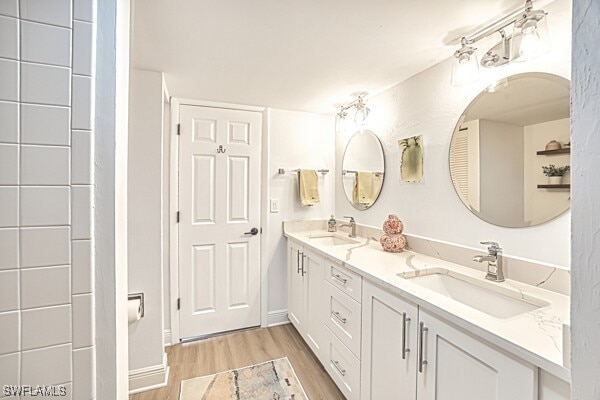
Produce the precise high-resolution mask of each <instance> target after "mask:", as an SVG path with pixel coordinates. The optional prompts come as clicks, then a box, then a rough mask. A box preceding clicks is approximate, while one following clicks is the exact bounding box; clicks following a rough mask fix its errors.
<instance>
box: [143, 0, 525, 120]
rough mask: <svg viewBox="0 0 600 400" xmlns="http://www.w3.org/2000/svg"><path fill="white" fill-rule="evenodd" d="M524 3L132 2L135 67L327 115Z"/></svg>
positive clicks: (192, 94) (180, 86) (229, 96)
mask: <svg viewBox="0 0 600 400" xmlns="http://www.w3.org/2000/svg"><path fill="white" fill-rule="evenodd" d="M523 4H524V1H523V0H493V1H491V0H488V1H481V0H452V1H449V0H371V1H364V0H346V1H341V0H301V1H291V0H253V1H248V0H245V1H244V0H135V1H134V3H133V6H134V7H133V21H132V29H133V38H132V65H133V67H135V68H141V69H148V70H154V71H162V72H164V73H165V74H166V81H167V86H168V88H169V91H170V93H171V95H172V96H173V97H180V98H193V99H201V100H211V101H221V102H229V103H238V104H247V105H259V106H267V107H273V108H282V109H289V110H300V111H309V112H318V113H326V114H329V113H333V112H335V107H336V106H337V105H339V104H341V103H344V102H346V101H348V100H350V99H352V95H353V93H357V92H360V91H367V92H369V93H371V94H373V93H378V92H380V91H382V90H384V89H386V88H388V87H390V86H392V85H394V84H396V83H399V82H401V81H403V80H405V79H407V78H409V77H411V76H413V75H415V74H417V73H419V72H421V71H423V70H425V69H427V68H429V67H431V66H432V65H435V64H436V63H438V62H440V61H442V60H444V59H446V58H448V57H449V56H450V55H451V54H452V52H453V51H454V50H455V49H456V48H457V40H456V39H457V38H459V37H460V36H461V35H463V34H470V33H472V32H473V31H475V30H476V29H477V28H478V27H481V25H484V24H486V23H488V22H490V21H493V20H496V19H497V18H498V17H499V16H502V15H504V14H505V13H507V12H511V11H514V10H516V9H518V8H519V7H522V6H523Z"/></svg>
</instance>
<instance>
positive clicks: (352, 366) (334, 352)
mask: <svg viewBox="0 0 600 400" xmlns="http://www.w3.org/2000/svg"><path fill="white" fill-rule="evenodd" d="M327 333H328V334H329V341H328V343H327V348H326V349H325V350H326V353H325V354H326V356H325V357H326V358H325V360H324V361H325V369H326V370H327V372H328V373H329V375H330V376H331V379H333V381H334V382H335V384H336V385H337V386H338V388H340V390H341V392H342V393H343V394H344V396H345V397H346V399H347V400H358V399H359V398H360V361H359V360H358V359H357V358H356V357H354V355H353V354H352V353H351V352H350V350H348V349H347V348H346V346H344V345H343V344H342V342H340V340H339V339H338V338H337V337H336V336H335V334H334V333H333V332H331V331H330V330H329V329H327Z"/></svg>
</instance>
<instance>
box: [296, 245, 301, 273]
mask: <svg viewBox="0 0 600 400" xmlns="http://www.w3.org/2000/svg"><path fill="white" fill-rule="evenodd" d="M296 251H297V252H298V254H296V265H297V266H298V269H297V270H296V273H297V274H299V273H300V254H302V252H301V251H300V250H296Z"/></svg>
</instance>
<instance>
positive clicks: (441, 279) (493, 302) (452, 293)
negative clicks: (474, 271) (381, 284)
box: [398, 268, 550, 319]
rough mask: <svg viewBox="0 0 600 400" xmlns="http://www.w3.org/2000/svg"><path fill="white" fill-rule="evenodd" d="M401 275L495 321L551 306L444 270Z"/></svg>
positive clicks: (496, 285)
mask: <svg viewBox="0 0 600 400" xmlns="http://www.w3.org/2000/svg"><path fill="white" fill-rule="evenodd" d="M398 276H400V277H402V278H405V279H410V280H411V281H412V282H414V283H416V284H417V285H420V286H422V287H425V288H427V289H430V290H433V291H435V292H437V293H439V294H441V295H444V296H446V297H449V298H451V299H453V300H456V301H458V302H460V303H462V304H464V305H466V306H469V307H471V308H474V309H476V310H479V311H481V312H484V313H486V314H488V315H491V316H493V317H496V318H503V319H505V318H511V317H515V316H517V315H520V314H524V313H527V312H529V311H533V310H537V309H539V308H542V307H546V306H549V305H550V304H549V303H547V302H545V301H543V300H540V299H537V298H534V297H531V296H528V295H524V294H522V293H521V292H519V291H518V290H512V289H509V288H507V287H504V286H501V284H499V283H494V282H489V281H486V280H483V279H482V280H479V279H475V278H472V277H470V276H467V275H463V274H460V273H457V272H453V271H449V270H447V269H444V268H431V269H426V270H422V271H414V272H405V273H401V274H398Z"/></svg>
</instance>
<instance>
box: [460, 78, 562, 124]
mask: <svg viewBox="0 0 600 400" xmlns="http://www.w3.org/2000/svg"><path fill="white" fill-rule="evenodd" d="M570 102H571V98H570V83H569V80H568V79H565V78H562V77H560V76H556V75H550V74H543V73H527V74H520V75H515V76H512V77H510V78H509V80H508V86H507V87H505V88H503V89H500V90H498V91H496V92H493V93H488V92H485V91H484V92H482V93H481V94H480V95H479V96H478V97H477V98H476V99H475V100H473V102H472V103H471V104H470V105H469V107H468V108H467V110H466V112H465V114H466V117H465V120H466V121H472V120H476V119H486V120H490V121H496V122H503V123H506V124H511V125H517V126H526V125H533V124H540V123H543V122H548V121H555V120H558V119H563V118H569V116H570V110H571V107H570Z"/></svg>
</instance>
